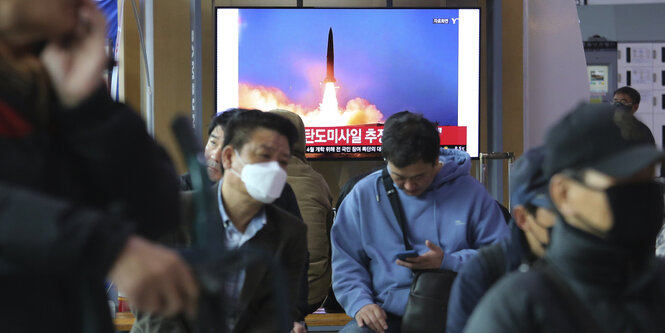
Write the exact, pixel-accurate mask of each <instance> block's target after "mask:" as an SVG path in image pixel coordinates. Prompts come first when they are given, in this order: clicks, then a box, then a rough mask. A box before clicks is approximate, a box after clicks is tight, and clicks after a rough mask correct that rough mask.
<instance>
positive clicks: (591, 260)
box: [465, 104, 665, 332]
mask: <svg viewBox="0 0 665 333" xmlns="http://www.w3.org/2000/svg"><path fill="white" fill-rule="evenodd" d="M639 124H640V123H639V121H638V120H637V119H636V118H635V117H634V116H633V115H632V114H631V113H628V112H625V111H622V110H618V109H617V108H615V107H613V106H609V105H598V104H596V105H581V106H579V107H577V108H576V109H575V110H574V111H572V112H570V113H569V114H567V115H566V116H565V117H564V118H563V119H562V120H561V121H559V122H558V123H557V124H556V125H555V126H553V127H552V128H551V129H550V130H549V131H548V134H547V136H546V138H545V147H546V155H545V162H544V164H543V169H544V171H545V175H546V177H549V178H550V187H549V194H550V199H551V201H552V203H553V205H554V207H555V208H556V210H557V212H558V215H559V220H558V221H557V223H556V224H555V226H554V227H553V229H552V235H551V241H550V245H549V247H548V249H547V252H546V253H545V256H544V261H543V262H542V264H541V265H538V267H535V268H534V269H532V270H530V271H528V272H524V273H515V274H512V275H510V276H508V277H506V278H505V279H503V280H501V281H499V282H498V283H497V284H496V286H495V287H494V288H492V289H491V290H490V291H489V292H488V293H487V294H486V295H485V297H484V298H483V299H482V300H481V302H480V304H479V305H478V307H477V309H476V311H475V312H474V313H473V314H472V315H471V318H470V319H469V323H468V326H467V327H466V331H465V332H662V331H663V328H664V327H665V317H664V316H663V315H662V313H663V311H664V310H665V297H664V296H665V266H664V263H663V262H662V261H657V260H656V259H655V256H654V244H655V241H656V235H657V233H658V230H659V228H660V226H661V224H662V220H663V207H664V204H663V191H662V189H661V186H660V184H658V183H657V182H656V181H655V180H654V165H655V164H656V163H657V162H659V161H661V160H662V159H663V157H665V154H664V153H663V152H662V151H659V150H658V149H656V147H655V146H654V145H653V144H652V143H650V142H649V141H648V138H646V137H645V133H644V132H643V131H641V130H640V125H639Z"/></svg>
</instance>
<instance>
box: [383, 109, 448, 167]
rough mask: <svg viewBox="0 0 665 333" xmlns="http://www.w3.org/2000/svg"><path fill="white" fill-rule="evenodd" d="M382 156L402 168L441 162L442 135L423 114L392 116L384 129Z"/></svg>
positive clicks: (406, 112) (406, 113) (400, 113)
mask: <svg viewBox="0 0 665 333" xmlns="http://www.w3.org/2000/svg"><path fill="white" fill-rule="evenodd" d="M381 146H382V148H381V151H382V154H383V157H384V158H385V159H386V161H388V162H390V163H392V164H394V165H395V166H396V167H398V168H403V167H405V166H408V165H411V164H413V163H417V162H419V161H421V160H422V161H423V162H424V163H432V164H434V163H435V162H436V161H437V160H438V158H439V146H440V140H439V131H438V130H437V129H436V124H435V123H432V122H431V121H429V120H427V119H425V117H423V115H422V114H416V113H411V112H409V111H402V112H398V113H395V114H394V115H392V116H390V118H388V120H386V123H385V125H384V128H383V138H382V145H381Z"/></svg>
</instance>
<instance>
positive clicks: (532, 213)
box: [446, 147, 556, 333]
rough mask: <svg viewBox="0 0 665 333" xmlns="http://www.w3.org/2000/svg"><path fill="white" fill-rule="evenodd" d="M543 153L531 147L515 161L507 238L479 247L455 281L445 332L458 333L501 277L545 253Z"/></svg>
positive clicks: (547, 218) (549, 221)
mask: <svg viewBox="0 0 665 333" xmlns="http://www.w3.org/2000/svg"><path fill="white" fill-rule="evenodd" d="M543 159H544V149H543V148H542V147H538V148H534V149H531V150H529V151H527V152H526V153H524V155H523V156H522V157H521V158H519V159H518V160H517V162H515V164H514V166H513V169H512V173H511V180H510V182H511V184H513V191H512V192H511V193H510V203H511V205H512V207H511V209H512V212H513V214H512V215H513V216H514V217H513V219H512V221H511V222H510V233H509V234H507V235H506V237H504V238H503V239H502V240H500V241H499V242H497V243H495V244H492V245H490V246H487V247H485V248H482V249H481V250H480V251H478V255H477V256H476V257H474V258H472V259H470V260H469V262H468V263H466V264H465V265H464V266H463V268H462V270H461V271H460V273H459V274H458V275H457V278H456V279H455V283H454V284H453V288H452V290H451V292H450V299H449V301H448V318H447V322H446V326H447V327H446V332H448V333H457V332H462V330H463V329H464V326H465V325H466V322H467V320H468V319H469V316H470V315H471V313H472V312H473V309H474V308H475V307H476V305H477V304H478V301H480V299H481V298H482V297H483V295H484V294H485V293H486V292H487V290H489V289H490V288H491V287H492V285H493V284H494V283H496V281H498V280H499V279H500V278H501V277H502V276H504V275H506V274H508V273H510V272H512V271H514V270H516V269H518V268H520V266H522V265H529V264H531V263H532V262H534V261H535V260H536V259H537V258H540V257H542V256H543V254H544V253H545V248H546V247H547V244H548V243H549V233H548V229H549V228H551V227H552V226H553V225H554V222H555V221H556V215H555V214H554V213H553V212H552V208H551V203H550V201H549V198H548V196H547V189H548V182H547V178H545V176H544V174H543V170H542V164H543Z"/></svg>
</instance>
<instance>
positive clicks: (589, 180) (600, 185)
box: [550, 166, 654, 238]
mask: <svg viewBox="0 0 665 333" xmlns="http://www.w3.org/2000/svg"><path fill="white" fill-rule="evenodd" d="M653 174H654V169H653V166H650V167H647V168H645V169H644V170H642V171H641V172H639V173H637V174H635V175H634V176H631V177H627V178H622V179H619V178H613V177H610V176H608V175H605V174H603V173H600V172H598V171H595V170H586V171H584V172H582V174H581V176H580V178H581V179H574V178H572V177H571V176H567V175H565V174H557V175H554V176H553V177H552V181H551V182H550V195H551V196H552V201H553V202H554V204H555V206H556V207H557V209H558V210H559V212H561V215H563V217H564V218H565V219H566V221H567V222H568V223H569V224H570V225H572V226H574V227H577V228H578V229H581V230H585V231H587V232H589V233H591V234H594V235H596V236H599V237H602V238H604V237H605V236H606V235H607V233H608V231H609V230H610V229H612V226H613V225H614V218H613V215H612V211H611V209H610V204H609V198H608V197H607V194H606V193H605V190H606V189H608V188H609V187H610V186H613V185H621V184H633V183H639V182H644V181H648V180H652V179H653Z"/></svg>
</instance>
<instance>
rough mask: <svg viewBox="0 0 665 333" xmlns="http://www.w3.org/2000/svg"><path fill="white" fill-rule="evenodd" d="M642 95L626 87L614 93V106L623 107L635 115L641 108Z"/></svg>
mask: <svg viewBox="0 0 665 333" xmlns="http://www.w3.org/2000/svg"><path fill="white" fill-rule="evenodd" d="M640 99H641V97H640V93H639V92H637V90H635V89H633V88H631V87H628V86H625V87H621V88H619V89H617V90H616V91H614V97H613V98H612V104H614V105H616V106H619V107H623V108H624V109H625V110H626V111H630V113H632V114H635V112H637V109H638V108H639V107H640Z"/></svg>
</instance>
